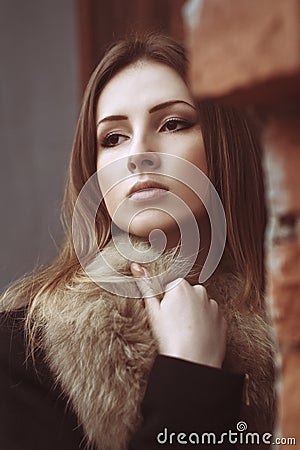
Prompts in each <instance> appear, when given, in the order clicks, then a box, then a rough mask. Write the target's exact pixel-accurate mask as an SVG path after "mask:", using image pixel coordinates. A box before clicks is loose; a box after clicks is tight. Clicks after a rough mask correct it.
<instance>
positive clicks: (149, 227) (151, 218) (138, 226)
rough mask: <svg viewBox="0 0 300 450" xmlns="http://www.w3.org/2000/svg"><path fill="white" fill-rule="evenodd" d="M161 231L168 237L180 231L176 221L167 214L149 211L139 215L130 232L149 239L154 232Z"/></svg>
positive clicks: (134, 220) (132, 223)
mask: <svg viewBox="0 0 300 450" xmlns="http://www.w3.org/2000/svg"><path fill="white" fill-rule="evenodd" d="M157 229H158V230H161V231H163V232H164V233H165V235H166V237H168V236H169V235H170V234H174V233H176V232H177V231H178V226H177V224H176V221H175V220H174V219H173V218H172V217H171V216H170V215H169V214H167V213H166V212H163V211H157V210H152V211H151V210H147V211H144V212H142V213H140V214H137V215H136V216H135V218H134V219H133V220H132V222H131V224H130V227H129V231H130V233H131V234H133V235H135V236H138V237H141V238H148V236H149V234H150V233H151V231H153V230H157Z"/></svg>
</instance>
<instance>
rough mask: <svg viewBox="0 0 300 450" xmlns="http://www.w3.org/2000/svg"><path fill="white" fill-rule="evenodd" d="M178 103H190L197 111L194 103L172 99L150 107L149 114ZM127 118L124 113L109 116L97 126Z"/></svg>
mask: <svg viewBox="0 0 300 450" xmlns="http://www.w3.org/2000/svg"><path fill="white" fill-rule="evenodd" d="M178 103H183V104H184V105H188V106H190V107H191V108H193V109H194V110H195V111H196V108H195V106H194V105H192V104H191V103H188V102H185V101H184V100H170V101H168V102H163V103H160V104H159V105H155V106H153V108H151V109H149V114H152V113H154V112H157V111H160V110H161V109H165V108H168V106H172V105H174V104H178ZM127 119H128V117H127V116H124V115H112V116H107V117H104V119H101V120H99V122H98V123H97V127H98V126H99V125H100V123H103V122H111V121H115V120H127Z"/></svg>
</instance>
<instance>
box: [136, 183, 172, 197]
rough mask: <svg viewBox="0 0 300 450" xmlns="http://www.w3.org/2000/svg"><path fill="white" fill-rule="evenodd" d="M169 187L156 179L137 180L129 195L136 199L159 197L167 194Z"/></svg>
mask: <svg viewBox="0 0 300 450" xmlns="http://www.w3.org/2000/svg"><path fill="white" fill-rule="evenodd" d="M168 191H169V188H168V187H167V186H165V185H164V184H162V183H158V182H157V181H154V180H145V181H138V182H136V183H135V184H134V185H133V186H132V187H131V189H130V191H129V192H128V197H129V198H131V199H132V200H135V201H145V200H152V199H157V198H159V197H161V196H163V195H165V194H166V193H167V192H168Z"/></svg>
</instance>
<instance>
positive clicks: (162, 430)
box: [0, 35, 273, 450]
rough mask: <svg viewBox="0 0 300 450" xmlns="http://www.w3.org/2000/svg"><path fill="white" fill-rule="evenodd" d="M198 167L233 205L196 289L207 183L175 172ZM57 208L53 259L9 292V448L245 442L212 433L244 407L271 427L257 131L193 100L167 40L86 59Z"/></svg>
mask: <svg viewBox="0 0 300 450" xmlns="http://www.w3.org/2000/svg"><path fill="white" fill-rule="evenodd" d="M184 167H187V173H186V171H185V170H183V168H184ZM195 170H196V173H197V174H199V183H200V181H201V180H202V181H203V180H207V177H206V176H208V178H209V179H210V180H211V181H212V182H213V184H214V185H215V188H216V189H217V192H218V193H219V195H220V198H221V201H222V204H223V206H224V210H225V215H226V221H227V240H226V246H225V252H224V256H223V257H222V260H221V262H220V264H219V266H218V269H217V270H216V271H215V273H213V274H211V275H212V276H210V278H209V279H208V280H207V281H206V282H205V287H206V288H204V287H203V286H202V285H199V284H198V283H199V275H200V280H201V272H202V270H204V265H205V259H206V257H207V255H209V248H210V238H211V236H210V234H211V232H210V224H209V218H208V214H207V211H206V208H205V207H204V205H206V204H207V203H206V202H207V199H206V197H205V193H203V198H201V199H200V198H199V195H196V193H195V190H194V189H192V188H191V187H190V186H191V185H189V184H188V183H186V180H187V178H189V174H190V173H191V174H194V171H195ZM190 171H191V172H190ZM93 175H94V176H93ZM95 179H96V180H97V182H96V183H95V182H94V181H95ZM90 180H92V181H91V182H90ZM202 181H201V183H202ZM191 183H192V184H193V181H191ZM201 183H200V185H201V186H202V184H201ZM87 185H88V186H89V189H88V197H86V196H83V197H80V196H81V193H82V192H84V189H83V188H84V186H87ZM203 186H207V184H205V182H204V184H203ZM211 192H212V191H210V194H211ZM80 198H83V201H80ZM102 198H103V200H102V201H101V199H102ZM99 204H100V206H99ZM170 204H172V205H173V206H172V207H170V206H169V205H170ZM169 208H171V209H169ZM73 213H74V214H73ZM63 219H64V223H65V230H66V238H65V243H64V245H63V248H62V250H61V252H60V254H59V256H58V258H57V259H56V260H55V261H54V262H53V264H52V265H51V266H49V267H47V268H45V269H43V270H41V271H40V272H38V273H36V274H33V275H31V276H28V277H26V278H24V279H23V280H21V281H20V282H18V283H17V284H16V285H15V286H12V287H11V288H10V289H8V291H7V292H6V293H5V294H4V295H3V297H2V309H3V313H2V319H1V321H2V326H1V368H2V375H1V377H2V379H1V380H0V381H1V389H2V390H3V392H1V398H2V399H3V404H4V405H5V410H3V411H2V417H1V424H2V425H1V426H2V427H3V431H1V437H0V439H2V442H1V441H0V443H1V444H2V447H3V448H5V449H6V450H10V449H15V448H18V445H19V447H20V448H22V449H29V448H30V450H33V449H40V448H43V449H48V448H49V449H50V448H51V449H53V448H55V449H64V450H67V449H72V450H74V449H76V448H81V447H80V446H84V444H85V443H86V444H90V445H91V446H93V448H95V449H114V450H118V449H126V448H129V449H132V450H133V449H151V448H157V447H158V446H160V445H162V444H165V445H171V446H172V448H177V447H178V448H179V446H181V445H183V444H184V445H187V446H189V445H194V444H197V443H199V444H201V442H202V441H201V439H202V433H205V432H206V433H207V432H213V433H214V434H215V436H217V438H218V439H223V441H220V442H222V443H223V448H227V447H231V446H232V445H235V444H236V443H237V444H241V443H242V442H240V441H241V438H240V437H239V441H234V439H233V440H231V441H229V440H228V438H226V436H225V437H223V438H221V433H223V432H228V431H229V430H230V429H231V430H232V431H235V432H236V431H241V430H240V429H239V428H238V429H237V428H236V424H237V422H238V420H240V419H243V420H244V421H245V422H246V423H247V425H248V430H249V431H254V432H258V433H260V432H261V433H262V432H267V431H270V430H271V429H272V424H273V389H272V385H273V364H272V339H271V334H270V328H269V326H268V324H267V323H266V319H265V313H264V307H263V302H262V295H263V261H262V260H263V233H264V225H265V213H264V207H263V184H262V174H261V168H260V150H259V146H258V144H257V140H256V137H255V132H254V131H251V128H250V125H249V119H247V118H246V117H245V115H244V114H242V113H241V112H239V111H235V110H233V109H231V108H224V107H221V106H218V105H214V104H212V103H210V102H203V103H200V104H196V102H195V101H194V99H193V98H192V96H191V94H190V91H189V89H188V85H187V80H186V58H185V56H184V52H183V49H182V48H181V46H179V45H178V44H177V43H175V42H173V41H172V40H171V39H169V38H167V37H163V36H158V35H150V36H147V37H146V38H141V39H139V38H133V39H127V40H124V41H121V42H119V43H117V44H115V45H113V46H112V47H111V49H110V50H108V52H107V53H106V55H105V56H104V58H103V59H102V61H101V62H100V64H99V66H98V67H97V68H96V70H95V71H94V73H93V75H92V77H91V80H90V82H89V85H88V87H87V89H86V93H85V96H84V99H83V105H82V110H81V113H80V117H79V122H78V127H77V131H76V136H75V141H74V146H73V152H72V156H71V163H70V172H69V178H68V183H67V187H66V191H65V199H64V207H63ZM94 219H95V220H94ZM72 220H73V223H72ZM111 224H112V225H113V227H112V228H111ZM195 224H196V226H195ZM217 225H218V224H217ZM190 226H193V227H194V228H190ZM212 227H213V224H212ZM154 229H160V230H161V231H162V232H163V233H164V236H165V238H166V239H165V241H164V242H162V241H161V234H159V235H156V238H155V236H154V238H153V234H152V238H153V239H152V241H151V242H152V244H153V245H152V248H151V249H150V253H149V243H148V236H149V233H151V232H153V230H154ZM190 229H192V230H193V233H192V234H193V236H192V240H190V241H189V240H188V239H187V241H188V242H187V244H186V237H187V234H189V233H188V231H189V230H190ZM182 230H183V231H184V233H183V234H182V233H181V231H182ZM198 230H199V231H200V246H199V248H198V247H197V246H196V243H195V242H194V240H193V239H194V237H195V236H196V238H197V239H198V235H197V232H198ZM95 233H96V242H97V247H98V248H99V249H100V253H99V252H98V253H97V251H96V252H95V246H94V240H95V238H94V235H95ZM128 235H130V236H131V238H132V240H131V241H130V242H131V243H130V242H129V241H128V240H127V237H128ZM131 244H132V245H131ZM162 244H164V245H162ZM122 245H123V247H122ZM193 245H194V247H193ZM124 246H125V247H124ZM164 247H165V248H164ZM98 248H97V250H98ZM120 248H125V254H124V253H123V255H122V254H121V252H120V251H119V250H120ZM182 248H185V251H184V252H183V253H180V252H181V250H182ZM153 249H154V250H153ZM162 249H163V250H162ZM195 249H197V251H196V250H195ZM136 252H138V253H136ZM192 253H195V254H193V255H192ZM149 254H150V256H151V257H149ZM157 254H160V256H158V257H157ZM137 255H139V257H136V256H137ZM141 255H142V257H140V256H141ZM143 255H148V256H147V257H145V256H143ZM153 255H154V256H153ZM178 255H179V256H180V258H178ZM190 256H191V257H190ZM182 274H183V275H184V278H185V279H184V280H183V279H182V278H183V275H182ZM143 299H144V301H143ZM224 318H225V319H224ZM23 331H25V337H26V339H25V340H24V336H23ZM26 345H27V346H28V349H29V351H30V355H29V358H28V359H27V365H26V366H24V360H25V347H26ZM245 374H247V376H246V378H247V379H249V383H248V384H247V383H246V385H245V386H246V387H245V388H244V389H245V391H244V394H243V392H242V390H243V382H244V377H245ZM240 409H241V412H240ZM180 433H181V434H180ZM182 433H184V434H182ZM203 439H204V441H203V444H205V443H209V442H207V439H212V441H211V443H214V442H215V443H217V441H214V437H213V436H212V435H211V436H210V437H208V436H206V437H204V438H203ZM205 439H206V441H205ZM185 440H186V442H182V441H185ZM219 445H220V444H219ZM240 446H242V445H240ZM2 447H1V448H2Z"/></svg>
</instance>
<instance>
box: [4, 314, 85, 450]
mask: <svg viewBox="0 0 300 450" xmlns="http://www.w3.org/2000/svg"><path fill="white" fill-rule="evenodd" d="M23 318H24V311H23V312H22V311H20V310H19V311H16V312H13V313H1V314H0V399H1V400H0V449H5V450H17V449H18V450H19V449H22V450H41V449H43V450H54V449H55V450H76V449H78V450H79V449H82V448H83V446H82V445H81V444H82V440H83V437H84V435H83V432H82V430H81V428H80V427H79V426H78V423H77V419H76V417H75V415H74V414H73V413H72V412H71V411H70V409H68V408H67V402H66V400H65V399H64V397H63V395H62V393H61V391H59V389H58V388H57V387H54V386H53V381H52V377H51V376H50V374H49V373H48V372H47V370H46V367H45V364H43V362H42V360H41V355H36V368H34V367H33V365H32V362H31V360H30V359H28V360H27V361H26V353H25V339H24V321H23Z"/></svg>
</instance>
